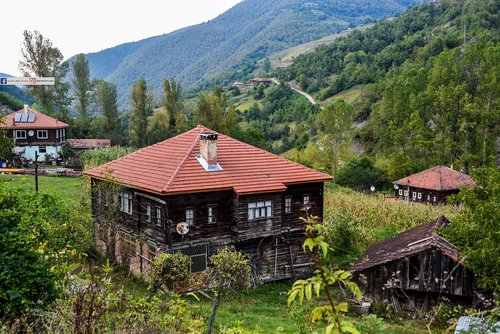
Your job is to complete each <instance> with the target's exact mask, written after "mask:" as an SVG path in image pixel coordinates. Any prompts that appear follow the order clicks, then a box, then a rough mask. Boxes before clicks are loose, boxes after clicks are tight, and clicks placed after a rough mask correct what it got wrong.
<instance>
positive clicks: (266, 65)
mask: <svg viewBox="0 0 500 334" xmlns="http://www.w3.org/2000/svg"><path fill="white" fill-rule="evenodd" d="M262 70H263V71H264V72H265V73H268V72H269V71H270V70H271V61H270V60H269V57H266V58H264V62H263V63H262Z"/></svg>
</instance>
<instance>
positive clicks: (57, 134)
mask: <svg viewBox="0 0 500 334" xmlns="http://www.w3.org/2000/svg"><path fill="white" fill-rule="evenodd" d="M58 138H59V129H57V130H56V139H58Z"/></svg>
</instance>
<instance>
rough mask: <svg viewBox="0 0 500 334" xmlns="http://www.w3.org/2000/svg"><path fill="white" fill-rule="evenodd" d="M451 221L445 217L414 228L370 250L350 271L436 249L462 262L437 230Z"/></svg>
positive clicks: (453, 248) (454, 249)
mask: <svg viewBox="0 0 500 334" xmlns="http://www.w3.org/2000/svg"><path fill="white" fill-rule="evenodd" d="M449 224H450V221H449V220H448V219H446V217H445V216H441V217H439V218H438V219H436V220H434V221H431V222H429V223H426V224H423V225H420V226H417V227H414V228H412V229H409V230H407V231H405V232H403V233H400V234H398V235H396V236H394V237H392V238H389V239H387V240H384V241H381V242H379V243H378V244H375V245H373V246H371V247H370V248H368V250H367V251H366V252H365V253H364V254H363V255H362V256H361V258H360V259H359V260H358V261H357V262H356V263H355V264H353V265H352V266H351V267H350V268H349V271H351V272H355V271H361V270H365V269H368V268H371V267H374V266H378V265H380V264H384V263H387V262H391V261H394V260H397V259H400V258H403V257H406V256H411V255H413V254H417V253H420V252H422V251H423V250H426V249H429V248H432V247H436V248H438V249H439V250H441V251H442V252H443V253H445V254H446V255H448V256H449V257H450V258H452V259H453V260H455V261H460V259H459V257H460V254H459V252H458V249H457V248H456V247H455V246H454V245H452V244H450V243H449V242H448V241H446V240H445V239H443V238H442V237H440V236H439V235H438V234H437V229H438V228H441V227H446V226H448V225H449Z"/></svg>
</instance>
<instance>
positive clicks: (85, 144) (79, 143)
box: [66, 139, 111, 155]
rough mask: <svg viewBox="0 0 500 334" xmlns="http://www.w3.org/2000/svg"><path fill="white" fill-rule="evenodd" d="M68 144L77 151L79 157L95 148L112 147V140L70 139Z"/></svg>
mask: <svg viewBox="0 0 500 334" xmlns="http://www.w3.org/2000/svg"><path fill="white" fill-rule="evenodd" d="M66 142H67V143H68V144H69V145H70V146H71V147H72V148H73V149H74V150H75V153H76V154H77V155H78V154H80V153H81V152H83V151H86V150H91V149H94V148H105V147H111V139H68V140H66Z"/></svg>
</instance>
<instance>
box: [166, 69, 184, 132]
mask: <svg viewBox="0 0 500 334" xmlns="http://www.w3.org/2000/svg"><path fill="white" fill-rule="evenodd" d="M163 92H164V94H165V95H164V97H163V106H164V107H165V110H166V111H167V113H168V130H169V134H168V135H169V137H172V136H175V135H176V134H177V133H178V131H177V128H176V120H177V114H178V113H180V112H182V110H183V109H184V105H183V104H182V99H181V98H182V86H181V84H180V83H179V82H175V80H174V79H170V81H168V80H165V81H163ZM167 138H168V137H167Z"/></svg>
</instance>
